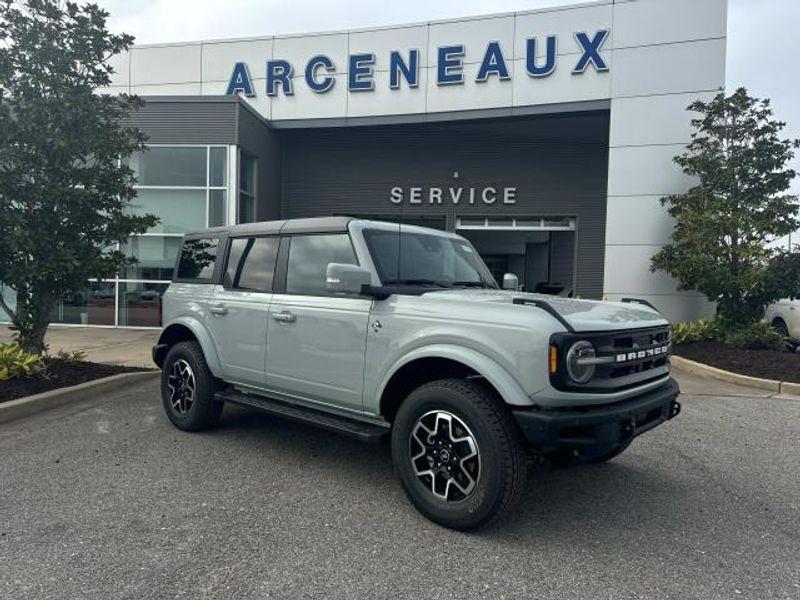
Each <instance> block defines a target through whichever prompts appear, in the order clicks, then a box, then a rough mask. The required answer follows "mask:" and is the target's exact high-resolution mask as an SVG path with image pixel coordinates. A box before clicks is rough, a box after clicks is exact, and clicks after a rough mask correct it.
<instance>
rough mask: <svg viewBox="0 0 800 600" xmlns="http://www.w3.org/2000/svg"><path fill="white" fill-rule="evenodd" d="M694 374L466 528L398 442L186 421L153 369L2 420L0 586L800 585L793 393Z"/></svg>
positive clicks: (67, 593) (733, 593) (691, 589)
mask: <svg viewBox="0 0 800 600" xmlns="http://www.w3.org/2000/svg"><path fill="white" fill-rule="evenodd" d="M684 389H688V390H689V391H690V392H691V394H685V395H684V396H683V397H682V402H683V407H684V409H683V412H682V414H681V415H680V416H679V417H678V418H677V419H675V420H674V421H672V422H670V423H667V424H666V425H664V426H662V427H659V428H658V429H656V430H655V431H653V432H651V433H649V434H647V435H645V436H643V437H642V438H639V439H638V440H637V441H636V442H634V444H633V445H632V446H631V448H630V449H629V450H628V451H627V452H626V453H624V454H623V455H622V456H620V457H618V458H617V459H615V460H614V461H613V462H611V463H608V464H605V465H598V466H586V467H578V468H573V469H568V470H557V471H553V470H549V469H547V468H544V467H532V469H531V473H530V477H529V483H528V486H527V490H526V493H525V494H524V497H523V502H522V506H521V507H520V509H519V510H518V511H517V512H515V513H514V514H512V515H511V516H510V517H509V518H507V519H505V520H504V521H502V522H501V523H499V524H498V525H497V526H495V527H492V528H490V529H485V530H482V531H480V532H477V533H470V534H464V533H457V532H453V531H449V530H446V529H443V528H441V527H439V526H437V525H434V524H433V523H430V522H428V521H427V520H425V519H424V518H423V517H422V516H421V515H419V514H418V513H417V511H416V510H415V509H414V508H413V507H412V506H411V505H410V504H409V502H408V501H407V500H406V498H405V496H404V494H403V492H402V490H401V489H400V486H399V484H398V483H397V481H396V480H395V478H394V475H393V473H392V465H391V460H390V454H389V449H388V446H386V445H365V444H362V443H360V442H357V441H354V440H351V439H348V438H343V437H338V436H336V435H334V434H331V433H326V432H323V431H320V430H317V429H313V428H311V427H306V426H301V425H297V424H293V423H288V422H285V421H281V420H279V419H277V418H273V417H269V416H266V415H262V414H260V413H258V412H254V411H250V410H245V409H240V408H235V407H226V409H225V413H224V416H223V422H222V423H221V426H220V427H219V428H218V429H216V430H214V431H211V432H207V433H202V434H188V433H183V432H180V431H178V430H176V429H174V428H173V427H171V426H170V425H169V423H168V422H167V420H166V418H165V417H164V415H163V413H162V409H161V406H160V402H159V398H158V389H157V384H156V383H155V382H148V383H145V384H138V385H136V386H132V387H130V388H128V389H126V390H124V391H121V392H117V393H113V394H109V395H106V396H104V397H102V398H95V399H87V401H85V402H80V403H77V404H72V405H69V406H65V407H62V408H59V409H55V410H52V411H49V412H45V413H41V414H39V415H36V416H33V417H29V418H27V419H24V420H20V421H16V422H12V423H7V424H4V425H0V598H4V599H9V600H10V599H17V598H32V599H37V600H39V599H47V598H70V599H73V598H93V599H94V598H103V599H112V598H114V599H115V598H132V599H133V598H136V599H139V598H192V599H196V598H226V599H228V598H230V599H237V600H239V599H244V598H292V599H298V598H325V599H333V598H414V599H417V600H421V599H428V598H459V599H465V598H492V599H495V598H535V599H549V598H558V599H592V600H602V599H629V598H653V599H666V598H675V599H681V600H688V599H693V598H698V599H703V600H708V599H715V598H756V599H759V600H761V599H767V598H780V599H791V600H800V400H798V399H790V398H770V397H761V396H763V394H762V395H759V394H758V393H756V392H753V393H752V394H751V393H750V392H748V391H747V390H744V391H742V389H739V390H737V389H733V390H731V388H730V386H728V387H727V388H722V389H720V388H719V387H718V386H715V385H713V384H711V383H708V382H704V381H702V380H697V379H694V380H692V379H689V378H687V381H686V382H685V384H684ZM721 394H724V395H721Z"/></svg>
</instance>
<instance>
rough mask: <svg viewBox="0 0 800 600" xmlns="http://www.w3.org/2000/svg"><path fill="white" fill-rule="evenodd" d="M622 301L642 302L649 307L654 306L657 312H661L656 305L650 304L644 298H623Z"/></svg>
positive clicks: (629, 302)
mask: <svg viewBox="0 0 800 600" xmlns="http://www.w3.org/2000/svg"><path fill="white" fill-rule="evenodd" d="M620 302H624V303H625V304H641V305H642V306H646V307H648V308H652V309H653V310H654V311H656V312H660V311H659V310H658V309H657V308H656V307H655V306H653V305H652V304H650V303H649V302H648V301H647V300H645V299H644V298H621V299H620Z"/></svg>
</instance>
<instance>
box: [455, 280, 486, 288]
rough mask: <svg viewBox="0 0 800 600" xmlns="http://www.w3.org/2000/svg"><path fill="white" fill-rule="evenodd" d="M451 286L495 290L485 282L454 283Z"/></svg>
mask: <svg viewBox="0 0 800 600" xmlns="http://www.w3.org/2000/svg"><path fill="white" fill-rule="evenodd" d="M450 285H451V286H453V287H474V288H490V289H494V286H492V285H490V284H488V283H487V282H485V281H454V282H453V283H451V284H450Z"/></svg>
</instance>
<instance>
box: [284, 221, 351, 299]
mask: <svg viewBox="0 0 800 600" xmlns="http://www.w3.org/2000/svg"><path fill="white" fill-rule="evenodd" d="M330 263H344V264H348V265H357V264H358V261H357V260H356V255H355V253H354V252H353V245H352V244H351V243H350V236H349V235H347V234H346V233H337V234H331V235H296V236H293V237H292V242H291V245H290V246H289V264H288V266H287V270H286V293H287V294H304V295H313V296H327V295H328V290H327V288H326V287H325V279H326V276H327V271H328V265H329V264H330Z"/></svg>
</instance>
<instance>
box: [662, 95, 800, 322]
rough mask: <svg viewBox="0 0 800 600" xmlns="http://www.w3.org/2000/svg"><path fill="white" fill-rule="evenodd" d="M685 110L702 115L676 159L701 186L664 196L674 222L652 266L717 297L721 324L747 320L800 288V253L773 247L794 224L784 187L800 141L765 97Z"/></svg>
mask: <svg viewBox="0 0 800 600" xmlns="http://www.w3.org/2000/svg"><path fill="white" fill-rule="evenodd" d="M688 110H691V111H694V112H697V113H700V116H699V117H698V118H696V119H693V120H692V125H693V126H694V127H695V132H694V133H693V134H692V141H691V143H690V144H689V145H688V147H687V150H688V151H687V152H686V153H684V154H682V155H680V156H677V157H676V158H675V159H674V160H675V162H676V163H677V164H678V165H680V167H681V168H682V169H683V171H684V172H685V173H687V174H688V175H691V176H693V177H696V178H697V179H698V184H697V185H696V186H694V187H693V188H691V189H690V190H689V191H688V192H686V193H685V194H678V195H674V196H668V197H666V198H663V199H662V200H661V202H662V204H663V205H665V206H667V207H668V208H667V210H668V212H669V214H670V215H672V217H673V218H674V219H675V221H676V224H675V229H674V231H673V233H672V238H671V240H670V243H669V244H667V245H666V246H665V247H664V248H663V249H662V250H661V251H660V252H658V253H657V254H656V255H655V256H654V257H653V259H652V264H651V270H652V271H657V270H663V271H666V272H667V273H669V274H670V275H672V276H673V277H674V278H675V279H677V281H678V283H679V287H680V289H682V290H698V291H700V292H701V293H703V294H704V295H705V296H706V298H708V299H709V300H711V301H713V302H716V303H717V318H718V320H719V322H720V324H722V325H723V326H724V327H728V328H731V329H737V328H742V327H747V326H749V325H752V324H753V323H755V322H756V321H758V320H759V319H760V318H761V317H762V315H763V310H764V308H765V306H766V305H768V304H769V303H771V302H773V301H774V300H776V299H778V298H781V297H795V296H797V295H800V253H798V252H797V251H792V250H791V249H789V250H787V249H780V248H775V247H771V246H770V243H771V242H773V241H775V240H776V239H777V238H780V237H782V236H785V235H788V234H789V233H791V232H792V231H794V230H796V229H798V228H800V219H798V206H797V198H796V197H795V196H793V195H790V194H786V193H785V192H786V190H787V189H788V188H789V185H790V184H791V181H792V179H793V178H794V177H795V172H794V170H792V169H791V168H788V167H787V163H788V162H789V161H790V160H791V159H792V158H793V156H794V154H793V149H794V148H797V147H798V146H800V140H787V139H781V138H780V132H781V130H782V129H783V127H784V126H785V123H782V122H780V121H776V120H774V119H773V118H772V114H773V113H772V109H771V108H770V105H769V100H759V99H757V98H752V97H750V96H749V95H748V93H747V90H745V89H744V88H739V89H737V90H736V91H735V92H734V93H733V94H731V95H730V96H726V95H725V94H724V93H723V92H720V93H719V94H717V95H716V96H715V97H714V98H713V99H712V100H711V101H709V102H702V101H697V102H694V103H693V104H691V105H690V106H689V107H688Z"/></svg>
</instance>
